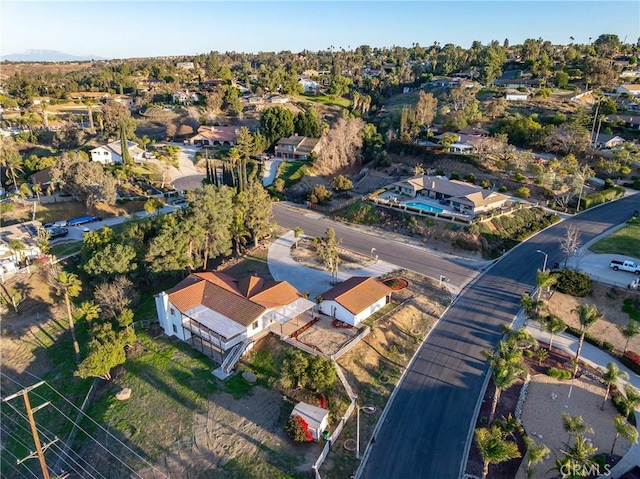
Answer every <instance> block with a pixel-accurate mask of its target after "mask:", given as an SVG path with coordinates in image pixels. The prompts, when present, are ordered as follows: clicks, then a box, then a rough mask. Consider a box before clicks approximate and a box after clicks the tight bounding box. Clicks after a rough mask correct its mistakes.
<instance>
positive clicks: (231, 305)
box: [167, 272, 302, 326]
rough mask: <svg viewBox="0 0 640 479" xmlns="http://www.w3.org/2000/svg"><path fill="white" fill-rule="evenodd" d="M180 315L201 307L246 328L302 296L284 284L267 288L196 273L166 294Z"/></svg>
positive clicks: (248, 281)
mask: <svg viewBox="0 0 640 479" xmlns="http://www.w3.org/2000/svg"><path fill="white" fill-rule="evenodd" d="M167 294H168V295H169V301H170V302H171V304H173V305H174V306H175V307H176V308H178V310H180V312H182V313H185V312H186V311H188V310H190V309H192V308H194V307H195V306H198V305H203V306H205V307H207V308H209V309H211V310H213V311H216V312H217V313H220V314H222V315H224V316H226V317H227V318H229V319H231V320H233V321H235V322H236V323H239V324H242V325H243V326H249V325H250V324H251V323H252V322H253V321H255V320H256V319H257V318H259V317H260V316H261V315H262V314H264V312H265V311H267V310H268V309H273V308H279V307H282V306H285V305H287V304H290V303H292V302H293V301H295V300H297V299H298V298H301V297H302V295H301V294H300V293H299V292H298V290H297V289H295V288H294V287H293V286H291V285H290V284H289V283H287V282H286V281H281V282H278V283H271V284H267V283H266V282H265V281H264V280H263V279H262V278H259V277H257V276H250V277H247V278H243V279H242V280H240V281H238V280H236V279H234V278H232V277H231V276H229V275H226V274H224V273H213V272H204V273H195V274H191V275H189V276H188V277H187V278H185V279H183V280H182V281H181V282H180V283H178V284H177V285H176V286H174V287H173V288H171V289H170V290H168V291H167Z"/></svg>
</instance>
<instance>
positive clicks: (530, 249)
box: [357, 194, 640, 479]
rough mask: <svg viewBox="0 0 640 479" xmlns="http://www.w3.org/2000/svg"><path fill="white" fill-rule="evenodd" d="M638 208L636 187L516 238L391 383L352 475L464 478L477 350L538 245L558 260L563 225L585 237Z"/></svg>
mask: <svg viewBox="0 0 640 479" xmlns="http://www.w3.org/2000/svg"><path fill="white" fill-rule="evenodd" d="M639 209H640V195H639V194H635V195H632V196H627V197H625V198H623V199H621V200H619V201H616V202H614V203H609V204H607V205H603V206H601V207H599V208H596V209H594V210H590V211H587V212H585V213H582V214H580V215H579V216H578V217H575V218H572V219H570V220H567V221H565V222H563V223H560V224H556V225H554V226H552V227H551V228H548V229H547V230H545V231H543V232H541V233H540V234H538V235H537V236H535V237H534V238H532V239H531V240H529V241H527V242H526V243H523V244H520V245H518V246H517V247H516V248H514V249H513V250H512V251H511V252H509V253H508V254H506V255H505V256H503V257H502V259H501V260H500V261H498V262H497V263H495V265H494V266H493V267H492V268H491V269H489V270H488V271H487V272H486V273H485V274H484V275H482V276H481V277H480V278H479V279H478V280H477V281H475V282H474V283H472V284H471V285H469V287H468V288H467V289H466V291H464V293H463V294H462V295H460V296H459V297H458V299H457V300H456V301H455V302H454V304H453V305H452V306H451V307H450V308H449V310H448V311H447V312H446V313H445V315H444V316H443V317H442V318H441V320H440V321H439V322H438V324H437V326H436V327H435V328H434V329H433V331H432V332H431V334H430V336H429V337H428V339H427V340H426V341H425V342H424V343H423V345H422V347H421V348H420V350H419V351H418V353H417V354H416V356H415V358H414V360H413V362H412V363H411V365H410V367H409V369H408V370H407V372H406V374H405V376H404V378H403V380H402V381H401V382H400V384H399V385H398V387H397V388H396V395H395V397H394V399H393V401H392V403H391V404H390V405H389V408H388V411H387V414H386V417H385V419H384V422H383V423H382V424H380V425H379V429H378V431H377V433H376V436H375V441H374V443H373V444H372V445H371V446H370V447H369V448H368V449H367V451H366V453H365V456H364V459H363V463H362V464H361V468H360V469H359V471H358V476H357V477H363V478H366V479H377V478H381V479H393V478H425V479H432V478H438V479H448V478H452V479H453V478H458V477H461V475H462V473H463V472H464V465H465V464H464V462H465V459H466V455H467V453H468V448H469V447H470V440H471V432H472V428H473V423H474V421H475V418H476V415H477V410H476V408H477V406H478V405H479V400H480V399H479V398H481V394H482V391H483V385H484V381H485V378H486V374H487V366H486V363H485V361H484V359H483V357H482V355H481V353H482V351H484V350H487V349H492V348H493V347H494V346H495V344H496V343H497V341H498V340H499V338H500V333H499V327H500V325H503V324H505V325H508V324H510V323H511V322H512V320H513V319H514V316H515V315H516V313H517V311H518V309H519V306H518V304H519V300H520V295H521V294H522V293H523V292H524V291H528V290H530V289H531V288H532V287H533V285H534V284H535V274H536V270H537V269H541V268H542V264H543V260H544V256H543V255H542V254H540V253H537V252H536V250H538V249H540V250H542V251H544V252H546V253H548V255H549V258H548V264H549V265H552V264H553V263H554V262H561V261H562V253H561V251H560V249H559V242H560V241H561V239H562V238H563V237H564V235H565V231H566V226H567V225H568V224H575V225H576V226H577V227H578V228H579V229H580V232H581V235H580V236H581V242H582V244H585V243H587V242H588V241H589V240H591V239H592V238H594V237H595V236H597V235H598V234H600V233H602V232H604V231H606V230H607V229H609V228H611V227H613V226H615V225H617V224H620V223H623V222H624V221H625V220H627V219H628V218H629V217H630V216H631V214H632V213H633V211H634V210H639ZM376 248H377V247H376ZM385 259H386V258H385ZM441 266H442V267H445V265H441ZM412 269H415V268H412ZM452 276H453V275H452Z"/></svg>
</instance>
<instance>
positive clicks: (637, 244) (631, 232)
mask: <svg viewBox="0 0 640 479" xmlns="http://www.w3.org/2000/svg"><path fill="white" fill-rule="evenodd" d="M589 250H590V251H592V252H594V253H612V254H620V255H624V256H631V257H633V258H640V221H637V220H636V221H633V222H629V224H628V225H627V226H625V227H623V228H620V229H619V230H618V231H616V232H614V233H612V234H610V235H609V236H607V237H606V238H603V239H601V240H600V241H598V242H597V243H595V244H593V245H592V246H591V247H589Z"/></svg>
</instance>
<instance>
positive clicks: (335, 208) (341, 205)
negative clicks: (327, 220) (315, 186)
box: [307, 195, 362, 213]
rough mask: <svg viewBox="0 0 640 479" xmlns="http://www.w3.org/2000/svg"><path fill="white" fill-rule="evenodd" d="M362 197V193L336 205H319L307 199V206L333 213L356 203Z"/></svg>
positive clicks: (311, 208)
mask: <svg viewBox="0 0 640 479" xmlns="http://www.w3.org/2000/svg"><path fill="white" fill-rule="evenodd" d="M361 198H362V195H357V196H354V197H353V198H349V199H348V200H345V201H341V202H340V203H336V204H335V205H324V206H323V205H318V204H315V203H311V202H310V201H307V208H308V209H310V210H314V211H320V212H321V213H333V212H334V211H338V210H341V209H342V208H346V207H347V206H350V205H352V204H354V203H355V202H356V201H359V200H360V199H361Z"/></svg>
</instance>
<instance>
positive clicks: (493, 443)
mask: <svg viewBox="0 0 640 479" xmlns="http://www.w3.org/2000/svg"><path fill="white" fill-rule="evenodd" d="M475 436H476V447H477V448H478V451H479V452H480V456H481V457H482V461H483V462H484V467H483V469H482V479H485V478H486V477H487V475H488V474H489V464H500V463H501V462H504V461H508V460H509V459H516V458H518V457H520V451H518V445H517V444H516V443H515V442H513V441H507V440H506V439H505V437H504V433H503V432H502V431H501V430H500V428H498V427H496V426H493V427H491V428H490V429H487V428H480V429H476V431H475Z"/></svg>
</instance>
